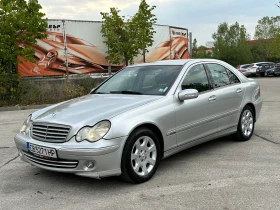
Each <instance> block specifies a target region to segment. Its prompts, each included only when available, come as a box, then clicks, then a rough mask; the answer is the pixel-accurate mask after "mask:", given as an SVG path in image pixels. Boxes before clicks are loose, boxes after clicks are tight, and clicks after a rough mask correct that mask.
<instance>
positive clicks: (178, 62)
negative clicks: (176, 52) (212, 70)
mask: <svg viewBox="0 0 280 210" xmlns="http://www.w3.org/2000/svg"><path fill="white" fill-rule="evenodd" d="M191 61H196V62H202V61H209V62H211V61H220V60H217V59H178V60H163V61H154V62H147V63H139V64H134V65H133V66H149V65H185V64H186V63H188V62H191Z"/></svg>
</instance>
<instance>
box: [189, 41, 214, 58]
mask: <svg viewBox="0 0 280 210" xmlns="http://www.w3.org/2000/svg"><path fill="white" fill-rule="evenodd" d="M192 58H212V53H211V52H209V51H207V50H206V47H205V46H203V45H200V46H199V47H197V40H196V39H194V40H193V49H192Z"/></svg>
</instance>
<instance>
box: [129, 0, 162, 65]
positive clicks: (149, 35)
mask: <svg viewBox="0 0 280 210" xmlns="http://www.w3.org/2000/svg"><path fill="white" fill-rule="evenodd" d="M155 8H156V7H155V6H151V7H150V6H149V5H148V4H147V3H146V1H145V0H142V1H141V3H140V5H139V8H138V12H137V13H136V14H135V15H134V16H133V18H132V24H134V25H135V26H134V27H133V28H134V29H136V30H135V31H134V33H135V37H136V40H137V42H136V43H137V46H136V47H137V48H138V49H139V50H140V51H141V53H142V55H143V60H144V62H145V61H146V53H147V52H149V51H148V50H147V48H148V47H150V46H152V44H153V36H154V33H156V32H155V30H154V28H153V24H155V23H156V21H157V18H156V17H155V15H154V14H153V13H152V11H153V10H154V9H155Z"/></svg>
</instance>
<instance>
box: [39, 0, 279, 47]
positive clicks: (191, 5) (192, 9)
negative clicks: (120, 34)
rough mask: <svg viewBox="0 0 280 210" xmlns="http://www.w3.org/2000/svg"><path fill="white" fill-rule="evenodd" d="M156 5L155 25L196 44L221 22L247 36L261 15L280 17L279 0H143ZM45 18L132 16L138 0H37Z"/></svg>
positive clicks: (95, 18)
mask: <svg viewBox="0 0 280 210" xmlns="http://www.w3.org/2000/svg"><path fill="white" fill-rule="evenodd" d="M146 2H147V3H148V4H149V5H153V6H156V8H155V10H154V14H155V15H156V17H157V24H161V25H171V26H177V27H183V28H187V29H188V30H189V32H192V34H193V38H196V39H197V41H198V44H199V45H205V44H206V42H207V41H212V34H213V33H214V32H215V31H217V28H218V25H219V24H220V23H222V22H227V23H229V24H233V23H235V22H236V21H237V22H238V23H239V24H240V25H244V26H245V28H246V29H247V33H248V34H250V36H251V39H254V32H255V27H256V25H257V23H258V20H260V19H261V18H262V17H265V16H269V17H271V16H277V15H279V16H280V8H278V7H277V6H276V5H275V4H277V3H278V4H279V0H211V1H210V0H146ZM39 3H40V4H41V5H42V7H43V9H42V12H44V13H45V14H46V17H47V18H49V19H71V20H92V21H101V20H102V18H101V15H100V12H108V11H109V10H110V7H117V8H118V9H119V10H121V15H124V16H133V15H134V14H135V13H136V12H137V9H138V6H139V4H140V0H39Z"/></svg>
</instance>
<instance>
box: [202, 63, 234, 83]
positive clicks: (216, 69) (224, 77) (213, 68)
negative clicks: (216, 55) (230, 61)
mask: <svg viewBox="0 0 280 210" xmlns="http://www.w3.org/2000/svg"><path fill="white" fill-rule="evenodd" d="M207 66H208V68H209V70H210V72H211V75H212V78H213V82H214V86H215V87H216V88H217V87H223V86H226V85H229V84H230V80H229V77H228V74H227V71H226V69H225V68H224V67H223V66H221V65H219V64H207Z"/></svg>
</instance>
